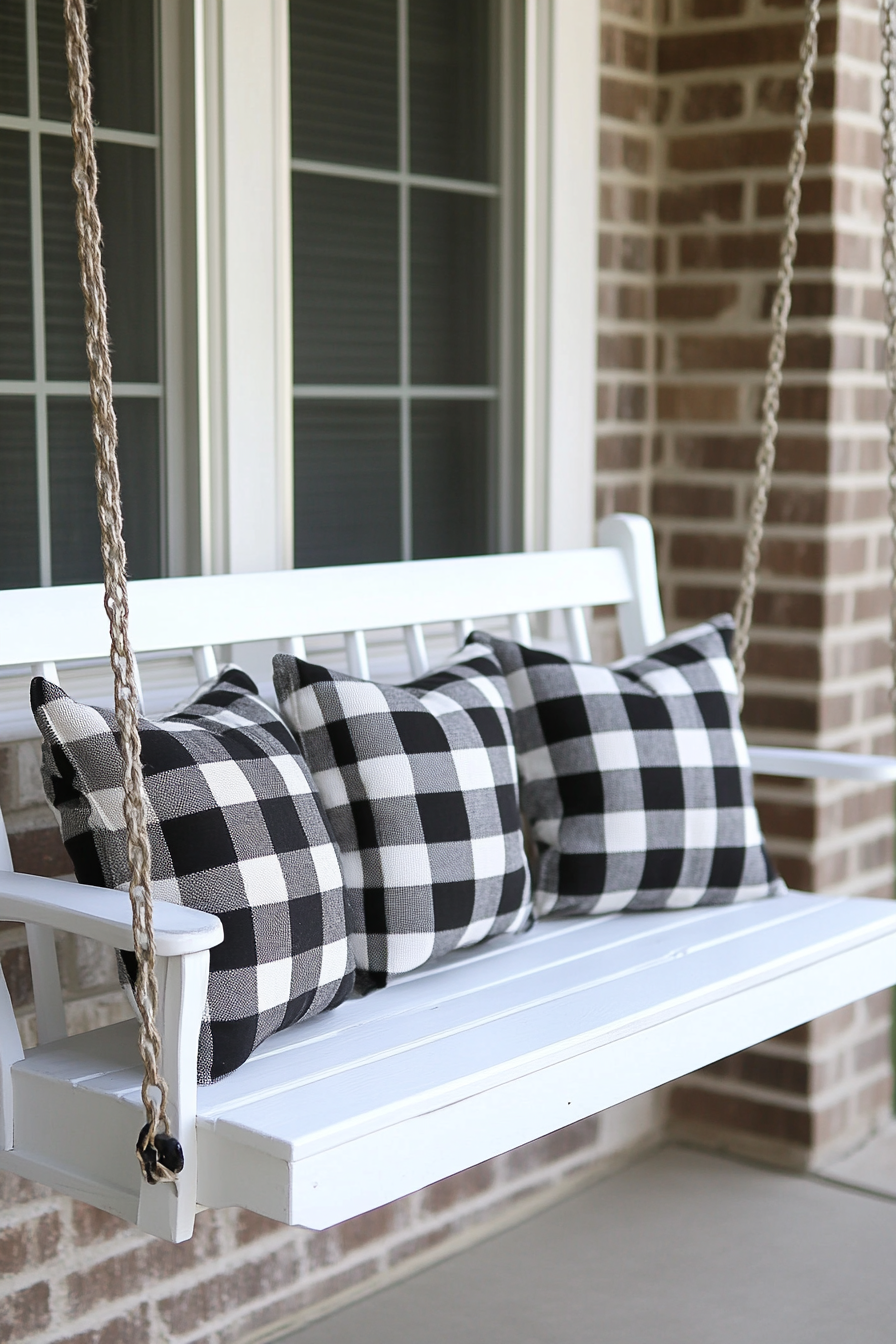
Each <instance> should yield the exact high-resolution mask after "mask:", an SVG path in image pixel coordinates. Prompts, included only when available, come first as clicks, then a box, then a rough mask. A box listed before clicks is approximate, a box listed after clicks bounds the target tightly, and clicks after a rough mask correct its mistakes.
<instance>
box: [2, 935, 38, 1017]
mask: <svg viewBox="0 0 896 1344" xmlns="http://www.w3.org/2000/svg"><path fill="white" fill-rule="evenodd" d="M21 936H22V938H23V939H24V937H25V929H24V926H23V927H22V929H21ZM0 966H2V969H3V978H4V980H5V981H6V987H7V989H8V990H9V997H10V998H11V999H12V1006H13V1008H27V1007H29V1006H30V1005H31V1004H33V1003H34V986H33V984H32V983H31V961H30V958H29V956H28V948H27V947H8V948H7V949H6V951H5V952H3V953H2V954H0Z"/></svg>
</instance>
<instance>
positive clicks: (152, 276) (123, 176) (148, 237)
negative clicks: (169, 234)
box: [81, 143, 159, 383]
mask: <svg viewBox="0 0 896 1344" xmlns="http://www.w3.org/2000/svg"><path fill="white" fill-rule="evenodd" d="M97 163H98V165H99V172H100V189H99V192H98V193H97V205H98V207H99V212H100V218H101V219H102V221H103V265H104V266H105V270H106V287H107V289H108V291H109V334H110V335H111V337H112V373H113V377H114V378H116V379H117V380H118V381H119V382H122V383H154V382H156V380H157V379H158V376H159V325H158V324H159V314H158V306H157V305H158V297H157V296H158V283H157V278H156V152H155V150H154V149H142V148H140V147H138V146H136V145H113V144H108V143H107V144H99V145H97ZM81 339H82V340H83V335H82V337H81Z"/></svg>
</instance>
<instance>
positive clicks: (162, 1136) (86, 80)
mask: <svg viewBox="0 0 896 1344" xmlns="http://www.w3.org/2000/svg"><path fill="white" fill-rule="evenodd" d="M64 8H65V51H66V57H67V60H68V89H69V96H70V98H71V104H72V139H73V140H74V143H75V166H74V170H73V172H72V182H73V183H74V187H75V196H76V207H75V211H76V214H75V221H76V225H77V230H78V260H79V262H80V267H81V291H82V293H83V295H84V326H85V328H86V332H87V362H88V365H89V368H90V402H91V406H92V409H93V442H94V446H95V448H96V495H97V512H98V514H99V521H100V544H101V548H102V556H103V585H104V588H105V598H104V601H105V607H106V614H107V616H108V618H109V630H110V633H111V636H112V650H111V663H112V677H113V681H114V684H115V717H116V719H117V721H118V728H119V732H120V736H121V741H120V746H121V755H122V759H123V762H124V820H125V827H126V829H127V837H128V862H129V865H130V869H131V881H130V887H129V895H130V898H131V915H132V920H133V925H134V954H135V956H136V958H137V981H136V985H135V986H134V997H135V999H136V1001H137V1008H138V1010H139V1013H140V1029H139V1033H138V1042H139V1046H140V1056H141V1059H142V1060H143V1087H142V1090H141V1095H142V1098H143V1106H144V1108H145V1111H146V1124H145V1125H144V1127H143V1129H142V1130H141V1131H140V1137H139V1139H138V1141H137V1156H138V1158H139V1159H140V1166H141V1169H142V1171H143V1174H144V1177H145V1178H146V1180H147V1181H148V1182H149V1184H150V1185H155V1184H156V1182H157V1181H161V1180H169V1181H174V1180H176V1178H177V1173H178V1172H179V1171H181V1170H182V1169H183V1165H184V1159H183V1152H182V1150H181V1147H180V1144H179V1143H178V1141H177V1139H176V1138H175V1137H174V1136H173V1134H172V1133H171V1125H170V1123H169V1120H168V1085H167V1083H166V1082H165V1079H164V1077H163V1076H162V1070H161V1055H162V1038H161V1037H160V1035H159V1030H158V1027H157V1026H156V1017H157V1016H158V1011H159V985H158V980H157V979H156V945H155V936H154V933H153V922H152V886H151V882H150V846H149V830H148V827H147V819H146V795H145V793H144V790H143V766H142V764H141V761H140V733H139V731H138V726H137V720H138V714H139V709H140V698H139V695H138V693H137V675H136V664H135V660H134V652H133V649H132V648H131V642H130V638H129V635H128V580H127V553H126V551H125V544H124V535H123V531H122V515H121V481H120V479H119V475H118V457H117V449H118V426H117V424H116V420H115V410H114V407H113V404H112V360H111V356H110V352H109V328H108V304H107V299H106V280H105V276H104V274H103V257H102V227H101V225H100V217H99V212H98V211H97V207H96V191H97V181H98V174H97V165H96V147H95V144H94V136H93V117H92V112H91V102H92V91H91V87H90V48H89V44H88V39H87V14H86V8H85V0H64Z"/></svg>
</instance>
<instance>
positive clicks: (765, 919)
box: [2, 894, 896, 1227]
mask: <svg viewBox="0 0 896 1344" xmlns="http://www.w3.org/2000/svg"><path fill="white" fill-rule="evenodd" d="M893 978H896V911H894V910H893V909H891V908H890V907H888V906H887V905H886V904H884V903H880V902H875V901H868V900H845V899H830V898H823V897H803V896H798V895H793V894H791V895H788V896H785V897H782V898H778V899H776V900H773V901H767V902H756V903H752V904H749V905H743V906H735V907H725V908H714V909H698V910H692V911H681V912H668V913H666V912H664V913H660V914H656V915H636V916H633V915H628V916H609V917H603V918H597V919H590V920H589V919H579V920H572V919H570V920H549V921H545V922H544V923H543V924H542V925H540V926H537V927H536V929H535V930H533V931H532V932H531V933H530V934H528V935H525V936H522V937H517V938H504V939H499V940H496V942H495V943H492V944H485V945H484V946H482V947H480V948H478V949H471V950H470V951H468V952H464V953H460V954H455V955H454V956H452V957H450V958H448V959H446V961H444V962H441V963H439V964H438V965H437V966H436V967H433V968H432V969H431V970H430V971H422V972H420V973H417V974H415V975H411V976H409V977H407V979H405V980H403V981H401V982H399V983H397V984H395V985H393V986H390V989H389V991H388V993H382V994H376V995H371V996H368V998H366V999H363V1000H354V1001H351V1002H349V1003H346V1004H344V1005H342V1008H341V1010H340V1012H339V1013H338V1014H332V1015H330V1014H325V1015H323V1016H322V1017H321V1018H318V1019H315V1020H314V1021H312V1022H310V1023H305V1024H299V1025H298V1026H297V1027H294V1028H290V1029H289V1030H287V1031H286V1032H283V1033H279V1034H278V1035H277V1036H275V1037H272V1038H271V1039H270V1040H269V1041H267V1042H266V1043H265V1044H264V1045H263V1046H262V1047H260V1048H259V1050H258V1051H256V1052H255V1054H254V1055H253V1057H252V1059H250V1060H249V1061H248V1062H247V1064H246V1065H244V1066H243V1068H242V1069H241V1070H239V1071H238V1073H237V1074H235V1075H232V1076H231V1077H230V1078H227V1079H223V1080H222V1081H221V1082H220V1083H217V1084H214V1085H213V1086H212V1087H209V1088H201V1089H199V1091H198V1101H197V1119H198V1131H197V1133H198V1138H197V1141H198V1156H199V1186H198V1202H199V1203H200V1204H209V1205H221V1206H223V1205H228V1204H233V1203H238V1204H241V1205H244V1206H245V1207H249V1208H254V1209H256V1210H257V1211H258V1212H260V1213H263V1214H265V1215H266V1216H269V1217H278V1218H281V1219H285V1220H288V1221H291V1222H293V1223H296V1224H301V1225H304V1226H311V1227H323V1226H328V1225H329V1224H331V1223H333V1222H337V1221H341V1220H342V1219H344V1218H346V1217H350V1216H352V1215H353V1214H356V1213H359V1212H362V1211H363V1210H365V1209H367V1208H372V1207H375V1206H377V1205H378V1204H381V1203H383V1202H384V1201H386V1200H389V1199H392V1198H395V1197H397V1196H398V1195H399V1194H400V1193H407V1192H408V1191H409V1190H411V1189H416V1188H418V1187H419V1185H420V1184H421V1183H428V1182H430V1181H432V1180H436V1179H439V1178H440V1177H442V1176H445V1175H448V1174H449V1173H450V1172H452V1171H456V1170H459V1169H461V1168H462V1167H463V1166H466V1165H469V1164H470V1163H474V1162H477V1161H481V1160H484V1158H485V1157H486V1156H490V1155H493V1154H494V1153H497V1152H499V1151H504V1150H505V1149H506V1147H507V1145H508V1144H510V1145H511V1146H513V1145H516V1144H518V1143H522V1142H526V1141H528V1140H529V1139H532V1138H535V1137H538V1135H539V1134H542V1133H546V1132H548V1131H549V1130H551V1129H553V1128H557V1127H558V1126H559V1125H562V1124H564V1123H569V1122H570V1121H572V1120H574V1119H578V1118H579V1117H580V1116H582V1115H586V1114H590V1113H593V1112H594V1111H595V1110H599V1109H603V1108H604V1107H606V1106H609V1105H613V1104H615V1103H616V1102H618V1101H620V1100H622V1099H624V1097H627V1096H632V1095H636V1094H638V1093H640V1092H642V1091H644V1090H646V1089H648V1088H651V1087H655V1086H658V1085H659V1084H660V1083H662V1082H664V1081H668V1080H669V1079H671V1078H673V1077H675V1076H678V1075H679V1074H681V1073H683V1072H688V1071H690V1070H691V1069H694V1068H699V1067H702V1066H704V1065H706V1064H708V1063H710V1062H712V1060H714V1059H717V1058H720V1057H723V1056H724V1055H725V1054H728V1053H730V1051H731V1050H732V1049H742V1048H745V1047H746V1046H748V1045H750V1044H753V1043H755V1042H757V1041H759V1040H762V1039H766V1038H767V1037H768V1036H771V1035H774V1034H776V1033H777V1032H779V1031H783V1030H787V1029H789V1028H791V1027H793V1026H795V1025H797V1024H798V1023H799V1022H800V1021H803V1020H805V1019H806V1018H807V1017H810V1016H816V1015H819V1014H821V1013H824V1012H827V1011H831V1010H832V1009H833V1008H834V1007H836V1006H840V1005H841V1004H842V1003H845V1002H849V1001H851V1000H852V999H854V998H856V997H859V996H860V995H861V994H864V993H867V992H871V991H872V988H881V987H882V986H883V985H884V984H887V983H889V982H890V980H892V979H893ZM166 989H167V985H166ZM167 1002H168V996H167V994H166V1006H167ZM103 1069H104V1070H105V1071H103ZM12 1073H13V1076H14V1080H15V1086H16V1089H17V1105H18V1104H19V1096H20V1095H21V1106H22V1116H23V1120H27V1125H26V1127H25V1129H24V1134H25V1138H24V1142H23V1149H22V1150H21V1152H20V1153H19V1158H20V1159H22V1158H24V1159H25V1160H28V1161H31V1162H32V1163H33V1162H35V1161H37V1160H38V1157H37V1153H38V1152H40V1151H41V1150H42V1149H43V1148H45V1147H47V1145H49V1143H50V1136H51V1134H52V1133H53V1130H52V1125H51V1122H50V1120H49V1118H48V1117H49V1114H50V1113H51V1112H52V1111H53V1110H54V1109H56V1110H58V1109H59V1108H60V1107H61V1106H62V1105H63V1104H64V1105H66V1106H67V1108H68V1109H67V1112H66V1113H67V1114H68V1115H70V1116H74V1118H75V1128H76V1131H77V1130H78V1129H81V1132H83V1126H84V1125H85V1124H87V1123H88V1122H89V1123H91V1124H93V1125H94V1126H101V1127H102V1130H101V1132H104V1133H108V1134H109V1142H108V1144H107V1147H110V1146H111V1145H112V1144H113V1142H114V1143H116V1144H117V1143H120V1142H123V1141H124V1140H123V1135H124V1134H125V1133H126V1132H128V1125H130V1126H131V1127H132V1128H133V1125H134V1117H135V1116H139V1085H140V1070H139V1060H138V1057H137V1053H136V1024H135V1023H121V1024H118V1025H117V1026H116V1027H114V1028H105V1029H103V1030H102V1031H101V1032H93V1033H88V1034H87V1038H83V1037H73V1038H70V1039H69V1040H68V1041H65V1042H60V1043H58V1044H57V1045H56V1046H51V1047H46V1048H43V1047H41V1048H39V1049H38V1050H36V1051H32V1052H29V1054H28V1055H27V1056H26V1058H25V1059H24V1060H23V1061H21V1062H20V1063H17V1064H16V1065H15V1066H14V1068H13V1069H12ZM107 1117H108V1118H107ZM122 1117H123V1118H122ZM128 1138H129V1139H130V1141H131V1145H132V1142H133V1139H132V1136H131V1135H130V1133H129V1132H128ZM51 1154H52V1161H55V1162H56V1163H58V1164H59V1165H60V1166H64V1165H65V1162H64V1160H63V1159H66V1160H67V1159H68V1151H67V1150H66V1151H65V1152H63V1153H62V1154H59V1153H58V1151H57V1150H56V1149H55V1148H54V1149H49V1148H48V1149H47V1153H46V1154H45V1155H44V1157H43V1158H42V1159H40V1160H41V1161H43V1163H44V1170H46V1167H47V1164H48V1162H49V1159H50V1156H51ZM14 1156H15V1155H13V1157H14ZM93 1160H94V1159H93V1158H92V1157H88V1158H87V1159H85V1161H86V1163H87V1170H86V1171H85V1178H84V1179H85V1182H87V1183H89V1181H90V1180H95V1179H96V1171H95V1170H94V1169H93V1168H91V1167H90V1162H92V1161H93ZM97 1161H99V1159H97ZM2 1164H3V1165H7V1160H6V1159H3V1160H2ZM49 1164H50V1165H52V1162H49ZM107 1165H108V1172H109V1184H110V1186H112V1187H113V1188H118V1190H119V1191H123V1192H124V1193H119V1194H116V1199H118V1200H121V1199H123V1198H124V1194H125V1193H126V1191H127V1189H128V1181H129V1180H130V1179H131V1176H130V1166H129V1164H128V1163H126V1162H124V1160H123V1159H122V1157H121V1155H120V1154H118V1153H117V1152H115V1153H112V1154H110V1158H109V1162H108V1164H107ZM134 1166H135V1171H134V1178H136V1164H134ZM10 1169H12V1164H10ZM134 1189H136V1187H134ZM183 1193H186V1192H185V1191H184V1192H183Z"/></svg>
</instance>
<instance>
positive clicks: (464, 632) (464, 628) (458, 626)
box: [454, 620, 473, 644]
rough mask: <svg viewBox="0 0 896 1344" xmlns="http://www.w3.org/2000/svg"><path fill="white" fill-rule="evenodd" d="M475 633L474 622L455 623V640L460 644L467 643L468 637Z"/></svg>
mask: <svg viewBox="0 0 896 1344" xmlns="http://www.w3.org/2000/svg"><path fill="white" fill-rule="evenodd" d="M472 633H473V622H472V621H469V620H464V621H455V622H454V638H455V639H456V640H457V642H458V644H463V643H465V642H466V639H467V636H468V635H472Z"/></svg>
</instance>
